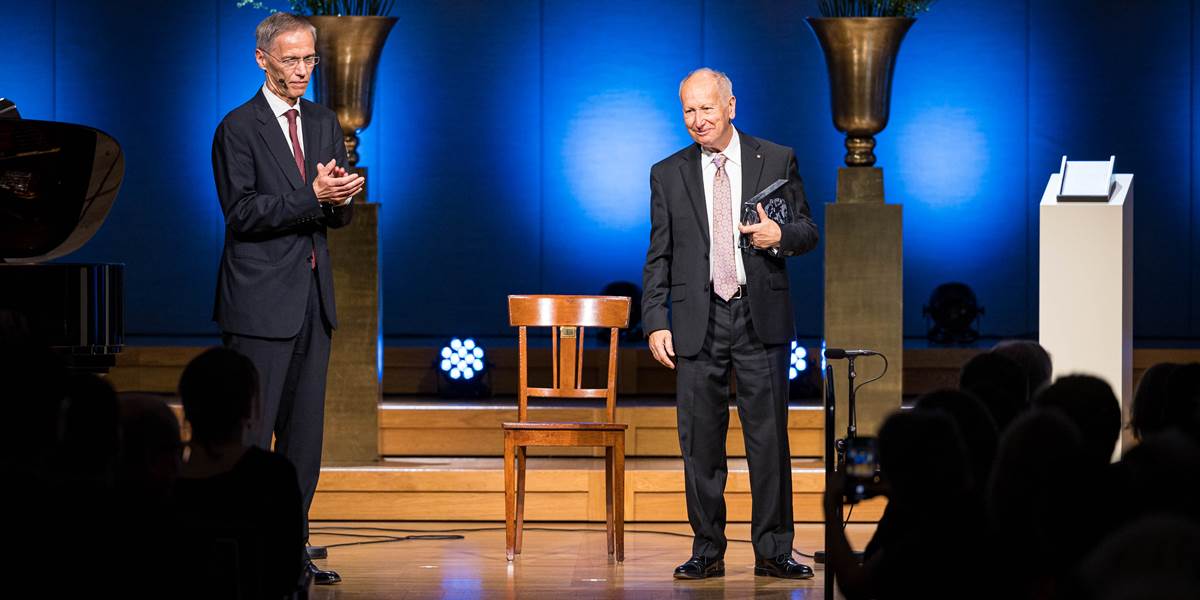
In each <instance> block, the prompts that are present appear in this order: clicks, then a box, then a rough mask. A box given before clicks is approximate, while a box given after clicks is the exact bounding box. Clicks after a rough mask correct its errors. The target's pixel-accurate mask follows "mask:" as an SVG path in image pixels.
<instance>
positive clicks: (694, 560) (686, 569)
mask: <svg viewBox="0 0 1200 600" xmlns="http://www.w3.org/2000/svg"><path fill="white" fill-rule="evenodd" d="M724 576H725V561H723V560H721V559H719V558H718V559H716V560H709V559H707V558H704V557H703V556H693V557H691V558H690V559H688V561H687V562H685V563H683V564H682V565H679V566H678V567H675V579H707V578H709V577H724Z"/></svg>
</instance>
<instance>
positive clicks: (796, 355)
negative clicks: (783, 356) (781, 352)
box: [788, 341, 808, 380]
mask: <svg viewBox="0 0 1200 600" xmlns="http://www.w3.org/2000/svg"><path fill="white" fill-rule="evenodd" d="M806 370H808V349H806V348H805V347H804V346H801V345H800V344H799V343H798V342H796V341H793V342H792V357H791V364H790V366H788V380H795V379H796V378H797V377H799V376H800V374H801V373H803V372H804V371H806Z"/></svg>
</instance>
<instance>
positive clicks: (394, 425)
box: [379, 403, 822, 457]
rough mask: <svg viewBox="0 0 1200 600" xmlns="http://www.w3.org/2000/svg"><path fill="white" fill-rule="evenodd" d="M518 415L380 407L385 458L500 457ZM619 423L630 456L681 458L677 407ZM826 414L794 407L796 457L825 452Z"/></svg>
mask: <svg viewBox="0 0 1200 600" xmlns="http://www.w3.org/2000/svg"><path fill="white" fill-rule="evenodd" d="M729 413H730V414H729V436H728V438H727V444H726V453H727V455H728V456H735V457H741V456H745V455H746V449H745V442H744V440H743V438H742V423H741V421H740V420H739V419H738V413H737V409H736V408H731V409H730V411H729ZM529 418H530V420H535V421H597V420H602V419H603V410H602V409H598V408H597V409H563V408H539V407H533V408H530V417H529ZM516 419H517V411H516V408H511V409H509V408H469V409H453V408H449V409H441V408H420V407H415V406H413V405H395V404H386V403H385V405H384V406H383V408H382V410H381V411H380V416H379V423H380V448H381V450H382V452H383V454H384V455H385V456H501V455H503V454H504V439H503V437H502V435H501V432H500V424H501V423H504V422H505V421H515V420H516ZM617 422H620V423H627V424H628V425H629V429H628V431H627V432H626V434H625V444H626V446H625V453H626V455H628V456H667V457H675V456H679V435H678V433H677V431H676V417H675V408H674V407H672V406H641V407H632V408H619V409H618V410H617ZM821 425H822V412H821V410H820V409H815V408H798V407H794V408H792V410H791V411H790V416H789V419H788V439H789V441H790V444H791V451H792V456H793V457H819V456H821V453H822V446H821V443H822V442H821V440H822V434H821ZM530 454H531V455H532V456H603V455H604V450H603V449H602V448H599V449H590V448H578V449H573V448H534V449H532V450H531V451H530Z"/></svg>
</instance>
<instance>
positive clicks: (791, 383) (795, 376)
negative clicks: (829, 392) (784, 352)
mask: <svg viewBox="0 0 1200 600" xmlns="http://www.w3.org/2000/svg"><path fill="white" fill-rule="evenodd" d="M823 354H824V353H822V355H823ZM809 357H810V353H809V351H808V348H807V347H806V346H804V345H802V344H801V343H800V342H799V341H796V340H793V341H792V346H791V351H790V352H789V353H788V397H789V398H790V399H792V400H815V399H819V398H820V397H821V386H820V374H819V373H817V374H816V376H814V373H816V369H810V368H808V367H809V365H808V359H809Z"/></svg>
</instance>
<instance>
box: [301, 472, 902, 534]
mask: <svg viewBox="0 0 1200 600" xmlns="http://www.w3.org/2000/svg"><path fill="white" fill-rule="evenodd" d="M526 484H527V488H526V489H527V490H528V491H527V492H526V500H525V503H526V504H525V505H526V520H529V521H598V522H603V521H604V461H603V460H602V459H596V458H590V457H574V458H572V457H566V458H532V459H530V460H529V470H528V471H527V475H526ZM823 489H824V471H823V469H822V466H821V463H820V462H819V461H812V460H797V461H793V463H792V492H793V509H794V510H793V513H794V515H795V519H796V520H797V521H803V522H810V523H818V522H823V520H824V517H823V514H822V508H821V494H822V491H823ZM725 500H726V504H727V507H728V520H729V521H730V522H744V521H749V520H750V507H751V498H750V481H749V471H748V470H747V468H746V461H745V460H744V459H730V460H729V479H728V484H727V486H726V491H725ZM883 506H884V500H883V499H882V498H877V499H873V500H868V501H866V502H863V503H861V504H860V505H858V506H857V507H856V508H855V509H854V512H853V514H852V521H855V522H874V521H877V520H878V519H879V515H880V514H881V513H882V511H883ZM625 511H626V513H625V519H626V520H627V521H642V522H672V521H674V522H683V521H687V509H686V506H685V503H684V481H683V463H682V461H681V460H680V459H677V458H676V459H672V458H632V459H629V460H628V461H627V462H626V464H625ZM310 518H312V519H315V520H348V521H374V520H413V521H437V520H456V521H503V520H504V469H503V459H501V458H448V457H447V458H442V457H420V458H418V457H408V458H392V459H387V460H384V461H381V462H379V463H377V464H373V465H364V466H350V467H324V468H322V469H321V482H320V485H319V486H318V487H317V494H316V498H315V500H314V501H313V506H312V511H311V512H310Z"/></svg>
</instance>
